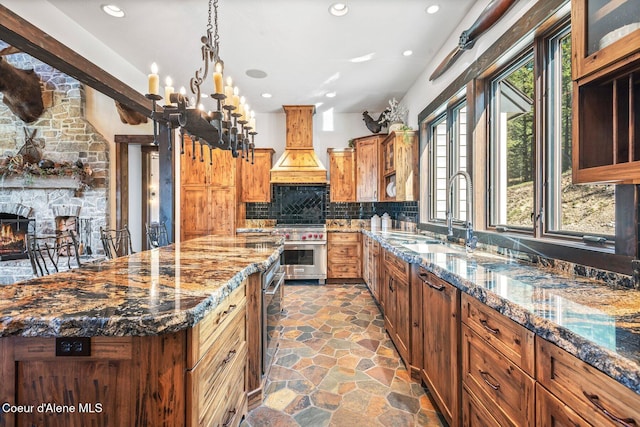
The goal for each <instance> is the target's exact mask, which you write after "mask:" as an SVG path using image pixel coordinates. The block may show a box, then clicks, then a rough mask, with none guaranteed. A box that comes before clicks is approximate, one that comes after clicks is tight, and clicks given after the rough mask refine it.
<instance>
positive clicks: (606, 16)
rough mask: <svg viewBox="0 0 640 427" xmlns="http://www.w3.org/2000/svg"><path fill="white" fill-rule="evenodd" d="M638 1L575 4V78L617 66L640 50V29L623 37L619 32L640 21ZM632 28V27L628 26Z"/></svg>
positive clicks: (585, 0) (590, 0)
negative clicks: (618, 35) (617, 35)
mask: <svg viewBox="0 0 640 427" xmlns="http://www.w3.org/2000/svg"><path fill="white" fill-rule="evenodd" d="M638 7H639V6H638V2H637V1H626V0H622V1H596V0H572V1H571V41H572V43H571V44H572V51H573V54H572V74H573V77H574V79H578V78H581V77H584V76H586V75H589V74H590V73H593V72H595V71H597V70H599V69H602V68H604V67H607V66H609V65H611V64H615V63H616V62H617V61H618V60H619V59H621V58H625V57H628V56H630V55H632V54H634V53H636V52H638V51H640V27H638V26H636V27H633V28H635V29H634V30H633V31H631V32H627V33H626V35H624V36H623V37H615V32H616V30H618V31H619V30H621V29H622V28H623V27H625V26H628V25H629V24H635V23H637V22H638V20H639V18H640V14H639V13H638ZM627 28H631V27H627Z"/></svg>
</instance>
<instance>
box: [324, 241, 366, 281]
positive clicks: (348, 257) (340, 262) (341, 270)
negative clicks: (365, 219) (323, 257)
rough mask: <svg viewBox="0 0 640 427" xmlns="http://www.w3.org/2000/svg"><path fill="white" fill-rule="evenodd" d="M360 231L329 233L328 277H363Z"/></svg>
mask: <svg viewBox="0 0 640 427" xmlns="http://www.w3.org/2000/svg"><path fill="white" fill-rule="evenodd" d="M361 254H362V244H361V243H360V233H337V232H330V233H328V234H327V279H360V278H362V263H361V258H362V255H361Z"/></svg>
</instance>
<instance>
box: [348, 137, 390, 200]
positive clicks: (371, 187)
mask: <svg viewBox="0 0 640 427" xmlns="http://www.w3.org/2000/svg"><path fill="white" fill-rule="evenodd" d="M384 137H386V135H369V136H363V137H361V138H356V139H355V141H356V165H357V168H356V201H358V202H377V201H379V200H380V199H379V198H378V194H379V193H378V186H379V179H378V171H379V170H380V143H381V141H382V139H383V138H384Z"/></svg>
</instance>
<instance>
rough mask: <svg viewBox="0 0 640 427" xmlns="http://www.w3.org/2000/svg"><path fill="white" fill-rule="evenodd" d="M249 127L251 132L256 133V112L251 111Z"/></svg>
mask: <svg viewBox="0 0 640 427" xmlns="http://www.w3.org/2000/svg"><path fill="white" fill-rule="evenodd" d="M249 126H251V132H256V112H255V111H253V110H252V111H251V118H250V119H249Z"/></svg>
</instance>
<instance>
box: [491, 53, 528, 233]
mask: <svg viewBox="0 0 640 427" xmlns="http://www.w3.org/2000/svg"><path fill="white" fill-rule="evenodd" d="M534 81H535V80H534V74H533V53H529V54H527V55H526V56H525V57H524V58H522V59H521V60H519V61H518V62H516V63H515V64H513V65H512V66H511V67H509V68H508V69H507V70H506V71H505V72H504V73H503V74H501V75H499V76H498V77H497V78H496V79H494V80H493V81H492V82H491V100H492V105H491V109H490V110H491V130H490V132H491V133H490V134H491V150H490V152H491V160H490V162H489V164H490V165H491V168H490V171H491V174H490V197H491V203H490V209H491V212H490V218H491V221H490V223H491V225H495V226H506V227H509V228H528V229H531V228H532V225H533V222H532V213H533V212H534V206H533V202H534V197H535V195H534V187H533V180H534V170H535V169H534V166H535V163H534V129H535V126H534V125H535V122H534V103H533V100H534V92H533V91H534Z"/></svg>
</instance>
